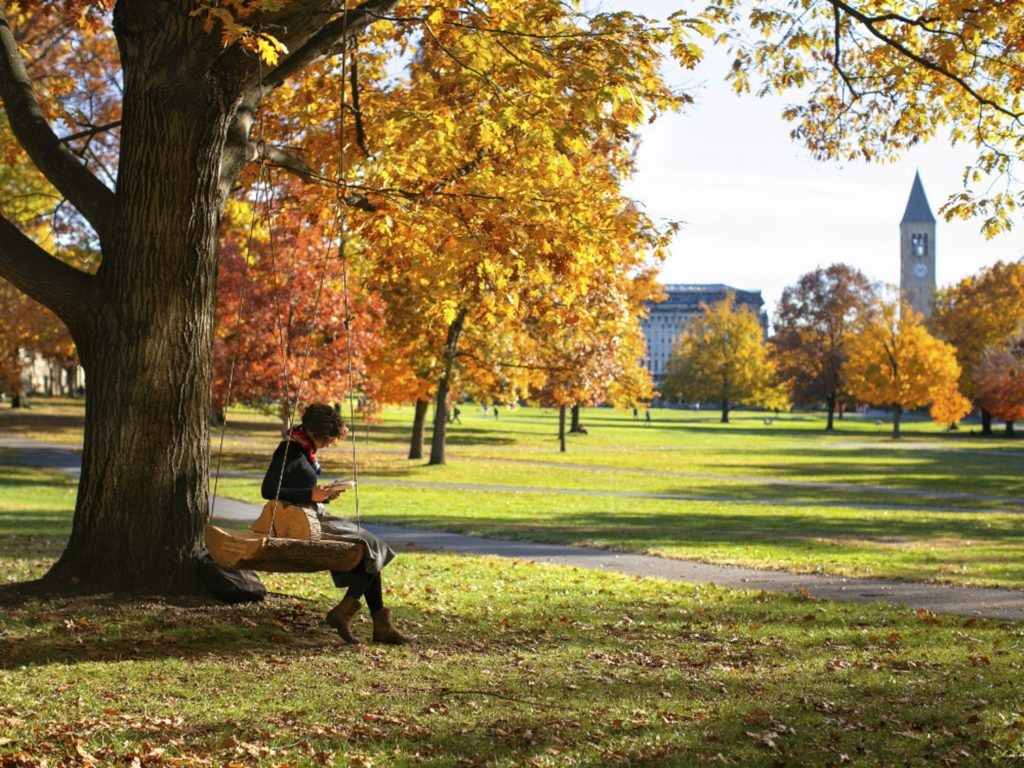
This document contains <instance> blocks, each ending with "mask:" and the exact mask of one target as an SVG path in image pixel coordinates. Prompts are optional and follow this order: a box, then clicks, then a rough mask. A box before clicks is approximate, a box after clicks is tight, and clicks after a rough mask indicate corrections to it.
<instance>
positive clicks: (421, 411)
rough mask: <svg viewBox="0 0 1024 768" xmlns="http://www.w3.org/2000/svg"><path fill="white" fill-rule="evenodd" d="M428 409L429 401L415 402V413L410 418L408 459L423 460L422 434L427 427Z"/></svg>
mask: <svg viewBox="0 0 1024 768" xmlns="http://www.w3.org/2000/svg"><path fill="white" fill-rule="evenodd" d="M429 408H430V401H429V400H417V401H416V412H415V413H414V414H413V417H412V440H411V442H410V443H409V458H410V459H422V458H423V433H424V432H425V431H426V426H427V410H428V409H429Z"/></svg>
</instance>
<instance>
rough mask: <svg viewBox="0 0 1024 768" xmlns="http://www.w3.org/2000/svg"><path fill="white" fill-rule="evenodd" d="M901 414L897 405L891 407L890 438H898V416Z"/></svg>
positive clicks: (901, 410) (900, 409)
mask: <svg viewBox="0 0 1024 768" xmlns="http://www.w3.org/2000/svg"><path fill="white" fill-rule="evenodd" d="M902 413H903V409H902V408H900V407H899V406H898V405H894V406H893V407H892V437H893V439H894V440H895V439H897V438H899V436H900V416H901V415H902Z"/></svg>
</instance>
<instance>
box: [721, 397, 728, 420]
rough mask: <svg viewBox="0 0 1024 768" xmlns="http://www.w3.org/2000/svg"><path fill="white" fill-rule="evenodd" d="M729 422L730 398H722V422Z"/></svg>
mask: <svg viewBox="0 0 1024 768" xmlns="http://www.w3.org/2000/svg"><path fill="white" fill-rule="evenodd" d="M728 423H729V400H728V399H724V400H722V424H728Z"/></svg>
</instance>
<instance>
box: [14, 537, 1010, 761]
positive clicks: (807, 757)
mask: <svg viewBox="0 0 1024 768" xmlns="http://www.w3.org/2000/svg"><path fill="white" fill-rule="evenodd" d="M385 574H386V584H387V597H386V599H387V600H388V602H389V604H391V605H392V606H393V607H394V610H395V611H396V614H397V615H398V617H399V619H398V621H399V622H400V625H401V626H402V627H403V628H405V629H409V630H411V631H413V632H414V633H415V634H416V635H417V641H416V642H415V644H413V645H411V646H407V647H404V648H398V649H395V648H381V647H376V646H368V645H362V646H356V647H350V646H345V645H343V644H341V643H340V641H338V640H337V638H336V637H335V636H333V635H332V634H331V633H330V632H329V631H328V630H327V629H326V628H325V627H324V626H323V625H322V624H321V623H320V619H321V616H322V614H323V613H324V612H325V611H326V610H327V609H328V608H329V607H330V606H332V605H333V603H334V601H335V600H336V599H337V597H338V594H337V591H336V590H333V589H332V588H330V587H329V580H328V579H327V577H326V575H323V574H313V575H308V576H298V575H273V576H268V577H267V582H268V585H269V586H270V587H271V588H272V589H274V590H276V591H278V592H284V593H287V595H288V596H283V595H278V596H275V597H274V598H272V599H271V600H269V601H267V602H266V603H264V604H261V605H257V606H242V607H221V606H207V605H187V604H174V603H170V602H164V601H155V600H151V601H133V602H121V601H115V600H113V599H109V598H93V599H88V600H86V599H78V600H65V601H57V602H47V603H27V604H24V605H22V606H18V607H15V608H13V609H8V610H6V611H5V614H4V623H3V628H2V630H0V701H2V702H3V704H2V705H0V733H2V734H3V736H2V737H0V764H3V765H12V766H13V765H18V766H41V765H43V764H44V761H45V763H46V764H49V765H55V764H66V765H84V764H88V763H92V764H100V765H115V764H117V765H127V764H132V763H133V761H135V760H138V761H139V763H140V764H152V765H159V764H163V765H199V766H222V765H242V766H280V765H289V766H318V765H346V766H347V765H379V766H414V765H435V766H453V765H455V766H457V765H467V766H477V765H487V766H510V767H511V766H522V765H537V766H605V765H614V764H627V763H628V764H631V765H650V766H689V765H695V764H698V763H703V762H708V761H718V762H723V763H724V764H726V765H742V766H773V765H779V764H788V765H833V764H834V765H840V764H851V765H878V764H889V765H904V766H933V765H957V766H966V765H990V764H993V763H1001V762H1004V761H1006V760H1009V759H1010V758H1011V756H1013V755H1017V754H1019V753H1020V751H1021V749H1022V748H1024V744H1022V743H1021V742H1022V733H1024V717H1022V716H1021V714H1020V712H1021V711H1022V703H1024V702H1022V699H1021V695H1020V692H1019V686H1018V685H1017V683H1016V679H1017V676H1018V674H1019V670H1020V669H1021V666H1022V664H1024V629H1022V628H1021V627H1018V626H1011V625H1007V624H1003V623H999V622H986V621H978V620H974V619H964V618H949V617H939V616H932V615H931V614H927V613H921V614H917V613H914V612H913V611H909V610H899V609H895V608H884V607H877V606H859V605H835V604H829V603H824V602H818V601H815V600H812V599H808V598H801V597H787V596H774V595H766V594H757V593H750V592H734V591H726V590H720V589H715V588H711V587H691V586H686V585H679V584H670V583H665V582H660V581H657V580H653V579H635V578H627V577H623V576H617V575H612V574H604V573H595V572H586V571H578V570H574V569H567V568H556V567H545V566H537V565H532V564H527V563H522V562H508V561H498V560H496V559H491V558H476V557H459V556H451V555H438V554H429V553H420V552H402V553H400V555H399V557H398V558H397V559H396V561H395V562H394V563H393V564H392V565H391V566H389V568H388V569H387V571H386V572H385ZM356 632H357V633H358V634H360V635H362V636H363V637H366V636H367V635H368V634H369V629H368V623H367V622H365V621H360V622H357V626H356ZM16 756H17V757H16Z"/></svg>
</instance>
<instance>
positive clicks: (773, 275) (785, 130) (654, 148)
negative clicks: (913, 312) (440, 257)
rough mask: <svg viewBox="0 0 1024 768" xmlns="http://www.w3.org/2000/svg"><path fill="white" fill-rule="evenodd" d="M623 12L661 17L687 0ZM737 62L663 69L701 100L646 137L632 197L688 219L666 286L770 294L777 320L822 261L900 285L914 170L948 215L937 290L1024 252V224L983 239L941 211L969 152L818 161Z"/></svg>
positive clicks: (640, 0)
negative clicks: (746, 89)
mask: <svg viewBox="0 0 1024 768" xmlns="http://www.w3.org/2000/svg"><path fill="white" fill-rule="evenodd" d="M623 5H624V6H626V5H628V7H629V8H630V10H634V11H637V12H640V13H644V14H646V15H649V16H652V17H656V18H664V17H665V16H667V14H668V13H669V12H671V11H672V10H675V9H678V8H679V7H681V6H682V3H680V2H679V0H637V1H636V2H631V3H623ZM729 61H730V59H729V58H728V56H727V55H726V54H725V53H724V52H711V53H710V54H709V56H708V57H707V58H706V60H705V62H704V63H703V64H702V65H701V66H700V68H699V69H698V70H697V71H695V72H689V71H686V70H683V69H681V68H679V67H674V68H669V69H667V70H666V72H665V74H666V76H667V78H668V80H669V82H670V83H671V84H672V85H685V86H687V89H688V90H689V91H690V92H691V93H694V94H695V96H696V104H694V105H692V106H691V107H689V108H687V110H686V111H685V112H683V113H682V114H671V115H665V116H663V117H661V118H659V119H658V120H657V121H656V122H655V123H653V124H652V125H649V126H646V127H645V128H643V129H642V130H641V132H640V134H641V145H640V149H639V152H638V155H637V171H636V174H635V176H634V178H633V179H632V180H631V181H630V183H629V184H628V186H627V188H626V191H627V193H628V194H629V195H630V196H631V197H633V198H634V199H635V200H638V201H639V202H640V203H642V204H643V206H644V208H645V210H646V211H647V213H648V215H650V216H652V217H653V218H654V219H655V220H659V221H661V220H673V221H680V222H682V227H681V229H680V231H679V233H678V234H677V235H676V237H675V240H674V242H673V244H672V247H671V252H670V255H669V257H668V259H667V260H666V261H665V263H664V265H663V267H662V270H661V281H662V282H664V283H725V284H726V285H730V286H732V287H734V288H739V289H743V290H760V291H761V294H762V296H763V297H764V300H765V309H766V310H767V311H768V313H769V316H771V315H772V314H773V313H774V309H775V304H776V302H777V301H778V299H779V297H780V295H781V293H782V290H783V288H785V287H786V286H787V285H790V284H792V283H794V282H796V280H797V279H798V278H799V277H800V275H802V274H803V273H805V272H808V271H810V270H813V269H814V268H816V267H818V266H828V265H829V264H832V263H835V262H844V263H847V264H850V265H852V266H855V267H857V268H858V269H860V270H861V271H863V272H864V273H865V274H866V275H868V277H870V278H872V279H875V280H880V281H883V282H888V283H892V284H898V283H899V257H900V250H899V223H900V219H901V218H902V217H903V211H904V209H905V208H906V204H907V198H908V197H909V195H910V187H911V184H912V183H913V181H914V173H915V171H918V172H920V174H921V181H922V183H923V184H924V189H925V193H926V195H927V197H928V202H929V204H930V205H931V209H932V212H933V213H936V219H938V223H937V229H936V235H935V240H936V243H935V254H936V270H935V271H936V280H937V283H938V285H939V286H940V287H941V286H943V285H948V284H950V283H955V282H957V281H959V280H960V279H961V278H963V277H966V276H967V275H970V274H973V273H976V272H977V271H979V270H980V269H981V268H983V267H985V266H988V265H990V264H993V263H995V262H996V261H999V260H1000V259H1002V260H1004V261H1006V260H1010V259H1019V258H1020V257H1021V256H1024V223H1022V224H1020V225H1018V227H1017V228H1016V229H1014V230H1013V231H1011V232H1010V233H1009V234H1008V235H1005V234H1004V235H1000V236H999V237H997V238H994V239H992V240H986V239H985V238H984V236H983V235H982V234H981V233H980V222H978V221H966V222H964V221H959V220H956V221H952V222H946V221H945V220H944V219H943V218H941V217H940V216H938V214H937V211H938V209H939V207H940V206H941V205H942V204H943V203H944V202H945V201H946V199H947V198H948V197H949V196H950V195H952V194H954V193H956V192H958V191H959V190H960V189H961V187H962V182H961V179H962V175H963V169H964V167H965V166H966V165H967V164H968V162H969V161H970V160H971V159H972V157H973V153H972V152H971V151H970V149H969V148H966V147H951V146H950V145H949V143H948V142H947V141H942V140H941V139H936V140H934V141H932V142H929V143H928V144H926V145H924V146H923V147H919V148H916V149H915V150H914V151H912V152H910V153H908V154H907V155H906V156H905V157H904V158H903V159H902V160H901V161H900V162H898V163H895V164H888V165H880V164H868V163H863V162H856V163H844V164H842V165H840V164H838V163H823V162H820V161H816V160H812V159H811V157H810V154H809V153H808V152H807V151H806V150H805V149H804V148H803V147H802V146H801V145H799V144H797V143H796V142H794V141H793V140H792V139H790V137H789V131H790V129H791V126H790V124H789V123H787V122H786V121H785V120H783V119H782V117H781V116H780V115H781V112H782V109H783V106H784V105H785V103H786V98H785V97H783V98H772V99H758V98H756V97H754V96H752V95H749V94H746V95H743V96H737V95H736V94H735V93H733V91H732V90H731V88H730V86H729V85H728V84H727V83H725V81H724V77H725V74H726V72H727V70H728V65H729ZM794 98H795V95H794Z"/></svg>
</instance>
